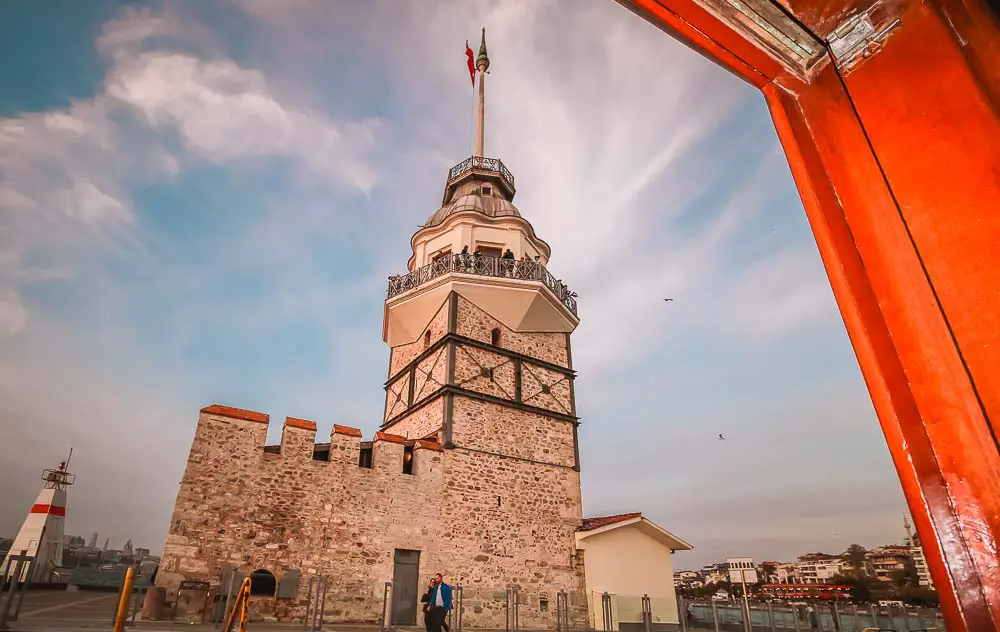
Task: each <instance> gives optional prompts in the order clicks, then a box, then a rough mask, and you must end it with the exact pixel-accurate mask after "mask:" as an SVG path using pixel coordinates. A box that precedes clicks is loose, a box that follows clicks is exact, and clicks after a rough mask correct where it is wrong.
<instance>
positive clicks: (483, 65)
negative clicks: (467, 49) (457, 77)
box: [476, 27, 490, 72]
mask: <svg viewBox="0 0 1000 632" xmlns="http://www.w3.org/2000/svg"><path fill="white" fill-rule="evenodd" d="M476 68H479V70H480V72H486V71H487V70H489V69H490V56H489V55H488V54H487V53H486V28H485V27H483V39H482V41H481V42H480V43H479V56H478V57H476Z"/></svg>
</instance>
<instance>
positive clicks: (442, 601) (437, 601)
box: [427, 573, 451, 632]
mask: <svg viewBox="0 0 1000 632" xmlns="http://www.w3.org/2000/svg"><path fill="white" fill-rule="evenodd" d="M427 605H428V611H427V616H429V617H430V625H428V626H427V631H428V632H441V626H442V625H444V620H445V617H447V616H448V612H450V611H451V586H449V585H448V584H446V583H444V578H443V577H441V573H438V574H437V575H435V576H434V588H432V589H431V594H430V600H429V602H428V604H427Z"/></svg>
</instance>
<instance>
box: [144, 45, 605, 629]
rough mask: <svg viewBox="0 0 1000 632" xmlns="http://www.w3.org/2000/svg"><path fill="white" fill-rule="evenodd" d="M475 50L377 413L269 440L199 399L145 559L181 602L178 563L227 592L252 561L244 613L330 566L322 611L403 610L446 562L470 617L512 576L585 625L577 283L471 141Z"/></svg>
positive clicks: (404, 279) (275, 613)
mask: <svg viewBox="0 0 1000 632" xmlns="http://www.w3.org/2000/svg"><path fill="white" fill-rule="evenodd" d="M475 61H476V69H477V71H478V74H479V80H480V83H479V98H480V103H479V105H480V109H479V111H480V121H479V123H480V124H479V127H478V129H479V137H478V140H477V152H476V154H475V155H473V156H472V157H470V158H468V159H466V160H465V161H463V162H462V163H460V164H459V165H457V166H455V167H454V168H452V169H451V171H450V173H449V174H448V180H447V183H446V184H445V190H444V200H443V202H442V205H441V208H440V209H438V210H437V211H436V212H435V213H434V214H433V215H432V216H431V217H430V219H428V221H427V223H426V224H425V225H424V226H422V227H421V228H420V230H418V231H417V233H416V234H415V235H414V236H413V238H412V240H411V245H412V254H411V256H410V259H409V272H408V273H407V274H405V275H402V276H393V277H391V278H390V281H389V291H388V297H387V299H386V302H385V323H384V328H383V334H384V339H385V341H386V342H387V343H388V344H389V347H390V348H391V356H390V361H389V379H388V381H387V382H386V385H385V389H386V401H385V408H384V411H383V414H382V422H381V428H380V431H379V432H376V433H375V437H374V438H373V440H371V441H364V440H363V439H362V432H361V430H359V429H357V428H351V427H347V426H342V425H339V424H333V427H332V429H331V431H330V434H329V435H328V436H327V437H317V423H316V422H315V421H312V420H308V419H300V418H296V417H286V418H285V421H284V426H283V428H282V432H281V442H280V444H277V445H266V440H267V433H268V424H269V423H270V422H271V418H270V416H269V415H268V414H266V413H263V412H258V411H252V410H246V409H241V408H235V407H231V406H223V405H220V404H213V405H210V406H206V407H205V408H203V409H202V410H201V412H200V414H199V417H198V424H197V427H196V429H195V434H194V438H193V440H192V443H191V451H190V453H189V455H188V461H187V465H186V467H185V469H184V476H183V477H182V479H181V481H180V485H179V488H178V491H177V500H176V503H175V505H174V512H173V515H172V517H171V521H170V525H169V528H168V533H167V539H166V542H165V543H164V546H163V556H162V559H161V564H160V570H159V571H158V573H157V576H156V585H157V586H158V587H159V588H160V589H162V590H163V591H164V592H165V593H166V600H167V603H168V604H170V607H171V608H172V612H174V613H175V614H176V616H177V617H178V618H179V620H191V621H198V620H201V618H202V617H203V616H205V613H204V611H203V610H204V608H205V607H206V606H205V604H206V603H215V604H216V606H215V607H218V603H220V602H219V600H218V599H216V601H214V602H211V601H210V602H206V600H205V596H204V595H203V594H201V593H195V592H192V591H182V590H180V588H181V586H182V585H184V584H183V583H184V582H192V581H195V582H207V583H209V584H210V585H212V586H214V587H215V588H214V590H215V591H216V593H217V594H221V593H219V592H218V591H221V590H223V587H224V586H226V585H227V578H228V577H232V576H233V574H234V573H235V574H236V576H237V577H238V578H239V577H242V576H244V575H247V576H249V577H250V578H251V581H252V588H251V595H252V599H251V616H252V617H254V620H258V619H264V620H279V621H302V620H304V617H305V616H306V614H307V613H309V612H315V609H313V610H310V608H312V606H314V605H315V604H314V601H313V597H312V596H311V595H312V594H313V593H311V592H310V591H311V587H312V586H314V585H318V584H315V582H317V581H319V580H320V579H323V578H325V580H324V581H326V580H328V585H327V584H324V586H325V588H324V590H323V595H324V599H325V603H326V606H325V612H326V617H327V620H328V621H335V622H338V623H380V622H382V621H383V620H384V616H385V615H386V610H389V615H390V616H391V618H392V622H393V623H394V624H396V625H399V626H409V625H416V624H418V623H419V622H420V617H419V598H420V594H421V593H422V592H423V587H424V586H426V582H427V580H429V579H430V577H431V576H433V575H434V574H435V573H438V572H440V573H443V574H444V575H445V578H446V581H448V582H449V583H451V584H453V585H459V584H460V585H461V586H462V590H461V591H460V592H459V593H457V595H461V597H460V599H458V600H457V601H458V603H460V604H461V605H462V617H463V619H462V623H463V625H466V626H468V627H470V628H476V627H478V628H492V629H499V628H501V627H503V626H504V621H505V618H506V616H507V612H506V608H505V605H506V603H507V596H508V595H509V594H512V593H509V592H508V590H511V589H512V588H513V587H517V590H518V593H519V594H520V599H519V605H518V606H517V614H518V622H519V625H520V626H521V627H523V628H526V629H527V628H534V629H541V628H555V626H556V615H557V612H558V611H560V610H562V609H561V608H559V606H560V605H562V604H564V603H565V604H568V607H567V608H566V609H565V612H566V615H567V616H566V617H565V618H564V619H563V620H564V622H567V620H568V623H569V624H570V625H571V626H573V627H575V628H576V629H582V628H583V627H586V625H587V606H586V581H585V576H584V566H583V559H582V555H583V553H582V552H580V551H578V550H577V546H576V537H575V532H576V529H577V528H578V527H580V526H581V524H582V515H581V499H580V463H579V455H578V450H577V423H578V422H577V417H576V410H575V404H574V396H573V379H574V372H573V368H572V367H573V365H572V357H571V354H570V338H569V337H570V334H571V333H572V331H573V330H574V329H575V327H576V325H577V322H578V320H577V314H576V302H575V300H574V295H573V294H572V293H571V292H569V291H568V290H567V289H566V286H565V285H563V284H562V282H561V281H558V280H557V279H555V278H553V277H552V275H551V274H549V272H548V270H547V269H546V266H547V264H548V261H549V254H550V251H549V246H548V244H546V243H545V242H544V241H542V240H541V239H539V238H538V236H536V235H535V231H534V229H532V227H531V224H529V223H528V222H527V221H526V220H525V219H524V218H522V217H521V214H520V213H519V212H518V210H517V208H516V207H515V206H514V204H513V200H514V193H515V189H514V177H513V176H512V175H511V173H510V171H508V170H507V168H506V167H505V166H504V165H503V163H502V162H500V161H499V160H497V159H495V158H484V157H483V151H482V147H483V140H484V136H483V133H482V129H483V114H484V111H485V108H484V95H485V88H484V86H483V77H484V74H483V73H484V72H485V70H486V69H487V68H488V67H489V57H488V56H487V52H486V42H485V34H484V38H483V43H482V45H481V47H480V51H479V57H478V58H477V59H476V60H475ZM465 248H467V252H466V253H463V252H462V251H463V249H465ZM508 251H509V253H510V254H509V255H508V257H507V258H505V257H504V256H503V255H504V253H506V252H508ZM511 257H512V258H511ZM317 440H319V441H317ZM387 582H388V583H387ZM237 584H238V582H237ZM387 586H391V595H392V597H391V601H389V599H388V595H389V594H390V592H389V589H388V588H387ZM457 595H456V596H457ZM387 604H388V605H387Z"/></svg>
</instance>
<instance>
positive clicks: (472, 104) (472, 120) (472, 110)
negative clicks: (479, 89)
mask: <svg viewBox="0 0 1000 632" xmlns="http://www.w3.org/2000/svg"><path fill="white" fill-rule="evenodd" d="M473 85H475V84H473ZM476 100H477V99H476V90H475V87H473V89H472V98H471V99H470V100H469V153H473V152H474V151H475V146H476V136H475V134H476V132H475V129H474V127H475V125H476Z"/></svg>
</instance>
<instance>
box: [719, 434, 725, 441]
mask: <svg viewBox="0 0 1000 632" xmlns="http://www.w3.org/2000/svg"><path fill="white" fill-rule="evenodd" d="M725 440H726V438H725V437H724V436H723V435H722V433H721V432H720V433H719V441H725Z"/></svg>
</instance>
